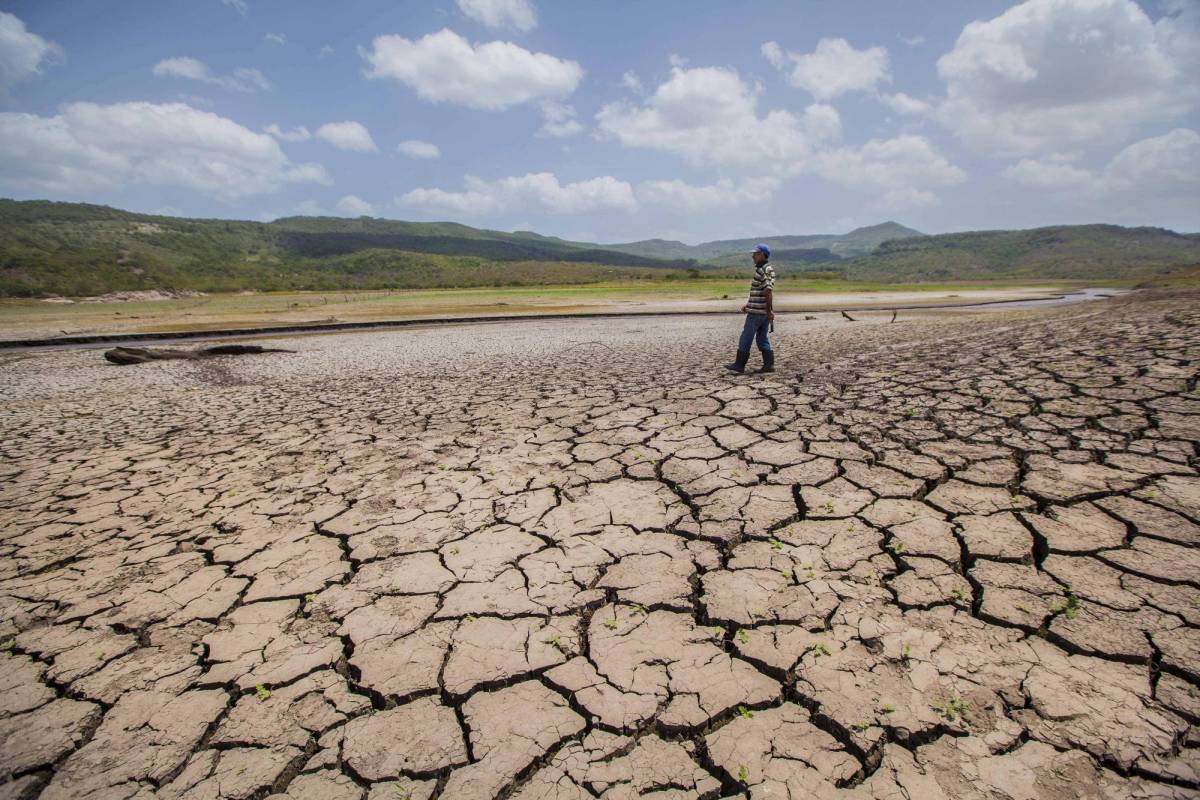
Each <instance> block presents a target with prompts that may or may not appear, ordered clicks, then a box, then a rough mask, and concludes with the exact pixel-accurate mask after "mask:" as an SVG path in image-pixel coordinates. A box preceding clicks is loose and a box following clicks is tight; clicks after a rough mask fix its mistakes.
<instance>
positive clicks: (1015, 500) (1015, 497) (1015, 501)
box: [1008, 494, 1021, 506]
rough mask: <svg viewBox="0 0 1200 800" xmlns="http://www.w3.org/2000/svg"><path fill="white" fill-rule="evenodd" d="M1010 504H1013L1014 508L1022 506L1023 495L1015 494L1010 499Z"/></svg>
mask: <svg viewBox="0 0 1200 800" xmlns="http://www.w3.org/2000/svg"><path fill="white" fill-rule="evenodd" d="M1008 502H1010V503H1012V504H1013V505H1014V506H1018V505H1020V504H1021V495H1019V494H1014V495H1013V496H1012V497H1010V498H1008Z"/></svg>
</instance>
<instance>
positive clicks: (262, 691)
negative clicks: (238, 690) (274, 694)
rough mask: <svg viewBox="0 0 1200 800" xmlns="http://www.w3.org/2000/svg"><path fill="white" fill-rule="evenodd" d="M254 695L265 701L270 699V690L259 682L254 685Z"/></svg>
mask: <svg viewBox="0 0 1200 800" xmlns="http://www.w3.org/2000/svg"><path fill="white" fill-rule="evenodd" d="M254 696H255V697H257V698H258V699H259V700H261V701H263V702H264V703H265V702H266V701H267V700H269V699H271V690H270V689H268V688H267V687H266V686H263V685H262V684H261V683H260V684H258V685H257V686H255V687H254Z"/></svg>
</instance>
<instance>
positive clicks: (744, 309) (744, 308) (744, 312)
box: [742, 306, 748, 314]
mask: <svg viewBox="0 0 1200 800" xmlns="http://www.w3.org/2000/svg"><path fill="white" fill-rule="evenodd" d="M742 313H743V314H746V313H748V312H747V311H746V306H742Z"/></svg>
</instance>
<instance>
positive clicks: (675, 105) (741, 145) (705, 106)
mask: <svg viewBox="0 0 1200 800" xmlns="http://www.w3.org/2000/svg"><path fill="white" fill-rule="evenodd" d="M757 106H758V89H756V88H751V87H749V86H747V85H746V84H745V83H744V82H743V81H742V80H741V78H739V77H738V74H737V72H736V71H734V70H732V69H724V68H720V67H699V68H696V69H680V68H678V67H677V68H675V69H673V70H672V71H671V77H670V78H669V79H668V80H667V81H666V82H664V83H663V84H661V85H660V86H659V87H658V88H657V89H656V90H655V91H654V94H653V95H651V96H650V97H648V98H647V99H646V101H645V102H644V103H643V104H642V105H640V106H631V105H630V104H628V103H624V102H618V103H610V104H608V105H605V106H604V107H603V108H601V109H600V111H599V112H598V113H597V114H596V120H597V122H598V123H599V127H600V130H601V131H602V132H603V133H605V134H607V135H609V136H612V137H614V138H616V139H617V141H619V142H620V143H621V144H623V145H625V146H626V147H645V148H650V149H653V150H661V151H664V152H668V153H672V154H674V155H677V156H680V157H681V158H683V159H685V160H687V161H689V162H691V163H693V164H698V165H710V166H711V165H721V166H748V167H749V166H752V167H759V168H762V169H764V170H769V171H772V172H776V173H781V174H787V173H795V172H798V171H800V170H801V169H802V168H803V166H804V162H805V160H806V159H807V158H808V157H809V156H810V155H811V154H812V152H813V150H814V148H815V147H817V146H819V145H821V144H822V143H825V142H829V141H833V140H836V139H837V138H838V136H839V135H840V134H841V120H840V118H839V116H838V113H837V111H836V110H835V109H834V108H833V107H831V106H827V105H811V106H809V107H808V108H807V109H805V111H804V113H803V114H793V113H791V112H789V111H769V112H767V113H766V115H765V116H761V117H760V116H759V115H758V109H757Z"/></svg>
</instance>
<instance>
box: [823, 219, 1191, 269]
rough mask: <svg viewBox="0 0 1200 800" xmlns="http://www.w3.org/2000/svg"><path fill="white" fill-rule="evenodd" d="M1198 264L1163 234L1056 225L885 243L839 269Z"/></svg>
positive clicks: (1184, 244)
mask: <svg viewBox="0 0 1200 800" xmlns="http://www.w3.org/2000/svg"><path fill="white" fill-rule="evenodd" d="M1197 264H1200V241H1198V240H1197V239H1196V238H1194V237H1191V236H1186V235H1182V234H1178V233H1175V232H1174V231H1169V230H1165V229H1163V228H1122V227H1120V226H1118V225H1059V226H1054V227H1049V228H1035V229H1032V230H1022V231H972V232H969V233H947V234H940V235H937V236H925V237H922V238H919V239H901V240H892V241H888V242H884V243H883V244H881V245H880V246H879V247H877V248H876V249H875V251H874V252H873V253H871V254H870V255H869V256H864V257H862V258H858V259H855V260H853V261H850V262H847V263H845V264H844V267H845V271H846V276H847V277H848V278H850V279H851V280H872V281H896V282H911V281H939V280H978V279H988V278H1017V279H1025V278H1028V279H1039V280H1041V279H1055V278H1074V279H1083V280H1120V279H1128V278H1137V277H1142V276H1149V275H1162V274H1166V273H1168V272H1171V271H1173V270H1178V269H1181V268H1185V267H1189V266H1194V265H1197Z"/></svg>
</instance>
